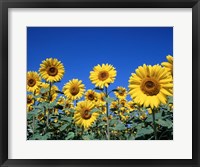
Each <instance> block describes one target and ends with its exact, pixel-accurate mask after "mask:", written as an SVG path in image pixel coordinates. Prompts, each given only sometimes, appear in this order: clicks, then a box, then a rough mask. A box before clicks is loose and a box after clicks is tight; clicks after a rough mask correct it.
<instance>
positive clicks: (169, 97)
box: [168, 96, 173, 104]
mask: <svg viewBox="0 0 200 167" xmlns="http://www.w3.org/2000/svg"><path fill="white" fill-rule="evenodd" d="M168 103H169V104H173V96H168Z"/></svg>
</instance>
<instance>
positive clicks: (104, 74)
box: [89, 64, 117, 88]
mask: <svg viewBox="0 0 200 167" xmlns="http://www.w3.org/2000/svg"><path fill="white" fill-rule="evenodd" d="M116 75H117V71H116V70H115V68H114V67H113V66H112V65H109V64H102V66H100V65H99V64H98V65H97V66H95V67H94V68H93V71H90V77H89V78H90V80H91V82H92V83H93V84H95V86H96V87H99V88H104V87H108V86H109V84H111V83H113V82H114V80H115V77H116Z"/></svg>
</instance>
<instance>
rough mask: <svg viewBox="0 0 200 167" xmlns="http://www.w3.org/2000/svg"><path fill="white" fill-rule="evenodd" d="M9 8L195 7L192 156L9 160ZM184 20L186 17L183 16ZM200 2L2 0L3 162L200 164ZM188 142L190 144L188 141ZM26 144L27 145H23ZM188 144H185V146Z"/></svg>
mask: <svg viewBox="0 0 200 167" xmlns="http://www.w3.org/2000/svg"><path fill="white" fill-rule="evenodd" d="M9 8H191V9H192V127H193V128H192V159H140V160H139V159H126V160H119V159H104V160H101V159H99V160H98V159H85V160H81V159H70V160H58V159H57V160H54V159H40V160H39V159H27V160H24V159H8V99H9V94H8V71H9V69H8V59H9V57H8V42H9V41H8V9H9ZM183 19H184V18H183ZM199 31H200V2H199V0H95V1H94V0H0V165H1V166H2V167H11V166H12V167H22V166H24V167H32V166H41V167H45V166H70V167H79V166H98V167H100V166H104V167H105V166H121V167H122V166H123V167H125V166H140V167H145V166H161V167H162V166H163V167H164V166H165V167H180V166H185V167H199V166H200V142H199V141H200V140H199V139H200V123H199V121H200V114H199V112H200V111H199V104H200V103H199V95H200V93H199V92H200V89H199V86H198V85H199V79H200V77H199V74H200V72H199V71H200V68H199V67H198V64H200V59H199V56H200V54H199V48H200V43H199V40H200V33H199ZM185 144H187V143H185ZM22 147H23V146H22ZM183 147H184V146H183Z"/></svg>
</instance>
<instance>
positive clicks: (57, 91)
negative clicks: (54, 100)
mask: <svg viewBox="0 0 200 167" xmlns="http://www.w3.org/2000/svg"><path fill="white" fill-rule="evenodd" d="M56 93H60V94H64V93H63V92H61V91H59V90H56Z"/></svg>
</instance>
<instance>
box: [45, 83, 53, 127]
mask: <svg viewBox="0 0 200 167" xmlns="http://www.w3.org/2000/svg"><path fill="white" fill-rule="evenodd" d="M51 86H52V83H51V82H49V98H48V102H49V103H50V101H51ZM49 112H50V111H49V109H48V113H47V112H46V126H47V127H49Z"/></svg>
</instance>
